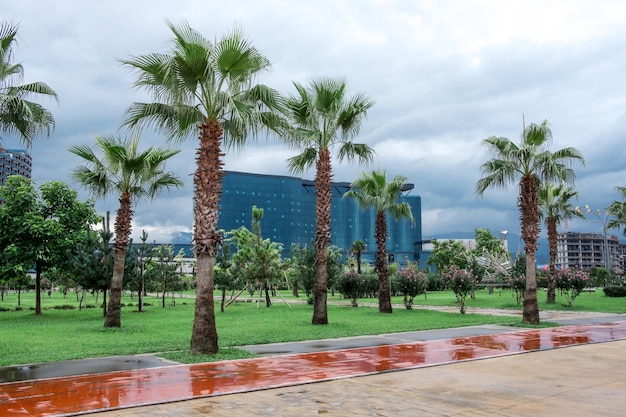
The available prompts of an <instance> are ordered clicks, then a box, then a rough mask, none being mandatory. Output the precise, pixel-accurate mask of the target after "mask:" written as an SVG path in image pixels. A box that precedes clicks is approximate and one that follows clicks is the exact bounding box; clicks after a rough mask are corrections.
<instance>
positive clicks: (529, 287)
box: [518, 175, 540, 324]
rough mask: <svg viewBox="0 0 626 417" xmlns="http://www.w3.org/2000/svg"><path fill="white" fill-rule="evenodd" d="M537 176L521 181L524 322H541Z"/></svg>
mask: <svg viewBox="0 0 626 417" xmlns="http://www.w3.org/2000/svg"><path fill="white" fill-rule="evenodd" d="M537 188H538V187H537V183H536V181H535V177H534V176H532V175H527V176H524V177H522V179H521V181H520V195H519V202H518V206H519V209H520V217H521V223H522V225H521V226H522V228H521V233H522V239H524V251H525V253H526V290H525V291H524V311H523V321H524V323H530V324H539V304H538V302H537V270H536V268H535V259H536V254H537V237H538V236H539V223H540V215H539V196H538V192H537Z"/></svg>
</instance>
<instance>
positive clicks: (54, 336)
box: [0, 290, 626, 366]
mask: <svg viewBox="0 0 626 417" xmlns="http://www.w3.org/2000/svg"><path fill="white" fill-rule="evenodd" d="M283 296H285V297H286V295H285V294H283ZM89 297H91V296H89ZM286 298H287V297H286ZM289 298H292V297H289ZM301 299H304V297H301ZM42 300H43V301H42V305H43V308H44V311H43V314H42V315H41V316H35V315H34V311H33V310H32V309H33V308H34V293H32V292H29V293H26V294H22V308H23V310H21V311H15V307H16V305H17V296H16V295H15V294H9V295H5V299H4V301H2V302H0V310H8V311H0V352H2V355H0V366H3V365H11V364H25V363H34V362H49V361H58V360H64V359H79V358H86V357H95V356H108V355H126V354H139V353H153V352H169V353H167V354H166V355H164V356H167V357H170V358H174V359H176V360H183V361H198V360H202V361H205V360H221V359H229V358H240V357H245V356H246V354H247V353H246V352H243V351H241V350H237V349H228V348H230V347H236V346H241V345H247V344H261V343H272V342H287V341H298V340H311V339H322V338H332V337H344V336H354V335H367V334H381V333H391V332H402V331H412V330H427V329H437V328H449V327H459V326H469V325H479V324H492V323H497V324H505V325H520V324H521V323H520V319H519V318H516V317H513V318H510V317H497V316H486V315H478V314H465V315H462V314H460V313H456V312H455V313H443V312H437V311H430V310H424V309H413V310H406V309H404V308H395V309H394V313H393V314H379V313H378V309H377V308H371V307H366V306H362V307H359V308H352V307H348V306H346V304H347V302H346V300H343V299H341V298H340V297H338V296H336V297H329V307H328V316H329V322H330V323H329V324H328V325H327V326H312V325H311V324H310V323H311V317H312V306H310V305H307V304H293V305H291V307H288V306H287V305H285V304H284V303H283V302H282V301H281V299H280V298H278V297H276V298H274V299H273V303H274V304H273V306H272V307H271V308H266V307H265V306H264V304H263V303H262V304H261V305H260V306H259V307H258V308H257V307H256V303H250V302H238V303H234V304H232V305H231V306H229V307H227V309H226V312H225V313H223V314H222V313H219V306H216V320H217V329H218V334H219V337H220V339H219V345H220V349H221V351H222V352H223V355H221V356H218V357H217V358H215V357H211V358H207V357H200V358H198V357H194V358H190V357H189V356H188V355H186V354H185V353H184V352H186V351H187V350H188V348H189V340H190V337H191V328H192V321H193V314H194V309H193V303H194V300H193V299H189V298H177V299H176V306H175V307H172V306H170V301H169V300H167V302H166V305H167V307H166V308H161V300H160V299H156V298H154V297H148V298H147V299H146V301H147V302H148V303H150V304H152V305H151V306H147V307H146V311H145V312H144V313H138V312H136V310H137V307H136V303H137V299H136V298H135V299H132V300H131V299H130V297H128V296H126V297H125V298H124V300H123V301H124V303H126V304H129V303H132V304H134V305H133V306H126V307H124V308H123V311H122V328H121V329H104V328H103V327H102V326H103V322H104V320H103V317H102V310H101V309H100V308H89V309H86V310H80V311H79V310H77V309H67V310H64V309H55V308H54V306H63V305H72V306H77V305H78V302H77V301H76V297H75V295H70V296H69V297H68V298H67V299H64V298H63V297H62V295H61V294H58V293H56V294H53V295H52V297H48V296H47V295H45V296H43V297H42ZM101 301H102V300H101V299H100V300H99V302H101ZM540 301H541V308H542V309H544V308H554V309H557V310H566V309H567V308H566V307H565V305H564V299H562V297H559V298H558V299H557V304H556V305H554V306H549V307H548V306H546V305H545V304H544V301H545V294H543V293H540ZM360 302H361V304H362V305H365V304H366V303H367V304H372V303H373V304H374V305H376V302H377V301H376V300H372V299H365V300H360ZM394 302H395V303H401V302H402V300H401V299H400V298H394ZM334 303H341V304H342V305H334ZM88 304H91V305H94V304H95V299H93V298H91V299H90V300H89V301H88ZM416 304H426V305H438V306H456V302H455V297H454V294H452V293H451V292H437V293H429V294H428V295H427V297H426V299H424V297H423V296H421V297H418V299H417V300H416ZM467 305H468V307H485V308H511V309H518V310H519V309H521V307H520V306H518V305H517V304H516V302H515V298H514V297H512V296H511V293H510V292H509V291H503V292H502V293H500V292H499V291H496V292H494V293H493V294H487V291H486V290H481V291H479V292H477V293H476V299H475V300H470V299H468V302H467ZM569 310H574V311H582V310H586V311H605V312H611V313H626V299H624V298H610V297H605V296H604V295H603V293H602V292H601V291H599V292H596V293H584V294H582V295H580V297H579V298H577V299H576V300H575V302H574V306H573V307H572V308H570V309H569ZM181 352H182V353H181Z"/></svg>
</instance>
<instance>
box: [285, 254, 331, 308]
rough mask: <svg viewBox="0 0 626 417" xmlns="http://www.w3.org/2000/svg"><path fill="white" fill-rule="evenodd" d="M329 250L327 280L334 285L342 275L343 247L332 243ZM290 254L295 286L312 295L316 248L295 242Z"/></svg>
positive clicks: (309, 295) (308, 295) (307, 294)
mask: <svg viewBox="0 0 626 417" xmlns="http://www.w3.org/2000/svg"><path fill="white" fill-rule="evenodd" d="M327 251H328V254H327V260H328V261H327V268H326V271H327V275H326V282H327V283H328V284H329V286H330V287H332V286H333V285H334V283H335V282H337V280H338V279H339V277H340V275H341V249H340V248H338V247H337V246H334V245H331V246H329V247H328V249H327ZM290 255H291V268H292V275H293V277H294V278H293V282H294V286H298V287H299V288H302V289H303V290H304V292H305V294H306V296H307V297H311V294H313V287H314V285H315V280H316V266H315V261H316V259H317V255H316V253H315V248H314V247H313V246H311V247H309V246H300V245H299V244H296V243H294V244H292V245H291V250H290Z"/></svg>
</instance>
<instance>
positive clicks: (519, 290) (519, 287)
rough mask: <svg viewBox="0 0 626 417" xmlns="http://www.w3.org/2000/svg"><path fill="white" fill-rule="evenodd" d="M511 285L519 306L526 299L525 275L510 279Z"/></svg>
mask: <svg viewBox="0 0 626 417" xmlns="http://www.w3.org/2000/svg"><path fill="white" fill-rule="evenodd" d="M509 285H510V286H511V289H512V290H513V294H514V295H515V301H517V304H519V303H521V302H522V300H523V299H524V291H526V277H525V276H524V275H514V276H510V277H509Z"/></svg>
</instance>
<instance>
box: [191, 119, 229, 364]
mask: <svg viewBox="0 0 626 417" xmlns="http://www.w3.org/2000/svg"><path fill="white" fill-rule="evenodd" d="M222 135H223V129H222V127H221V126H220V124H219V123H218V122H216V121H209V120H205V123H204V124H202V125H201V126H200V137H199V139H200V146H199V147H198V150H197V152H196V164H197V167H196V173H195V174H194V180H193V181H194V187H195V197H194V203H195V204H194V209H193V210H194V244H195V247H194V250H195V253H196V307H195V315H194V320H193V330H192V333H191V353H194V354H195V353H202V354H207V355H212V354H215V353H217V350H218V345H217V341H218V338H217V327H216V325H215V304H214V300H213V265H214V262H215V256H216V254H217V247H218V245H219V242H220V239H221V237H220V234H219V231H218V228H217V220H218V215H219V203H220V197H221V195H222V176H223V172H222V166H223V165H224V164H223V162H222V157H223V156H224V154H223V153H222V150H221V143H222Z"/></svg>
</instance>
